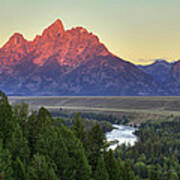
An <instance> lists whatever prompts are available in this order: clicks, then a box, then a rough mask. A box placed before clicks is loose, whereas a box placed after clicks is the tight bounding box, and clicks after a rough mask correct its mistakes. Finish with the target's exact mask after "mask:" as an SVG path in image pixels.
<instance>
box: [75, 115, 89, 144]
mask: <svg viewBox="0 0 180 180" xmlns="http://www.w3.org/2000/svg"><path fill="white" fill-rule="evenodd" d="M72 130H73V132H74V134H75V135H76V137H77V138H79V139H80V141H81V142H82V144H83V145H85V138H86V132H85V126H84V123H83V119H82V118H81V115H80V113H77V114H76V115H75V117H74V125H73V127H72Z"/></svg>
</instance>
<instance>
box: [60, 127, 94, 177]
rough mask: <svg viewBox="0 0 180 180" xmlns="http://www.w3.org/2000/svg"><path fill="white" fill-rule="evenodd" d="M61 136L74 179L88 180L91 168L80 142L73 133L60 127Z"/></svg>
mask: <svg viewBox="0 0 180 180" xmlns="http://www.w3.org/2000/svg"><path fill="white" fill-rule="evenodd" d="M60 133H61V136H62V138H63V140H64V143H65V145H66V147H67V151H68V155H69V157H70V161H71V162H70V163H71V165H72V166H71V167H72V170H71V171H73V174H74V177H75V179H78V180H89V179H90V174H91V168H90V166H89V164H88V161H87V158H86V156H85V152H84V148H83V146H82V143H81V142H80V140H79V139H78V138H77V137H75V135H74V134H73V132H72V131H71V130H70V129H68V128H66V127H64V126H62V127H61V128H60Z"/></svg>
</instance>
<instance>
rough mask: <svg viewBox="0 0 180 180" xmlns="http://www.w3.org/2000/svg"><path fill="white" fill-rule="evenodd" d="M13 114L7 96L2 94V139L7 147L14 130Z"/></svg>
mask: <svg viewBox="0 0 180 180" xmlns="http://www.w3.org/2000/svg"><path fill="white" fill-rule="evenodd" d="M14 126H15V124H14V122H13V112H12V108H11V106H10V104H9V103H8V99H7V97H6V95H5V94H4V93H2V92H0V138H1V139H2V143H3V147H5V145H6V142H7V141H8V138H10V137H11V135H12V132H13V130H14Z"/></svg>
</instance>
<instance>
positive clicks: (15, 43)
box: [0, 19, 178, 96]
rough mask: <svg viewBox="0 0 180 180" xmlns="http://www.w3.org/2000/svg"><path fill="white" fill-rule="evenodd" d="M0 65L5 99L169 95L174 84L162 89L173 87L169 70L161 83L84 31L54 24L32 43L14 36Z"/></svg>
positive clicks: (0, 86)
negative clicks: (12, 97)
mask: <svg viewBox="0 0 180 180" xmlns="http://www.w3.org/2000/svg"><path fill="white" fill-rule="evenodd" d="M0 65H1V66H0V82H1V83H0V89H2V90H4V91H5V92H6V93H7V94H9V95H93V96H96V95H98V96H99V95H105V96H114V95H131V96H135V95H140V96H142V95H147V96H150V95H154V96H156V95H169V94H172V91H171V90H170V89H171V88H168V87H170V86H173V84H172V83H169V82H168V83H167V85H168V86H164V84H166V83H164V82H166V80H169V81H173V80H172V77H174V75H173V72H171V71H173V69H172V70H171V67H170V69H169V72H171V73H169V75H167V78H165V79H163V83H162V82H161V81H159V80H158V79H156V77H154V76H152V74H151V73H148V72H146V71H145V70H143V69H142V67H141V68H140V67H136V66H135V65H133V64H132V63H130V62H127V61H124V60H122V59H121V58H118V57H116V56H115V55H113V54H112V53H111V52H109V50H108V49H107V48H106V46H105V45H104V44H102V43H101V42H100V41H99V39H98V37H97V36H96V35H94V34H93V33H89V32H88V30H86V29H84V28H83V27H76V28H72V29H71V30H65V29H64V27H63V24H62V22H61V20H59V19H58V20H56V21H55V22H54V23H53V24H52V25H50V26H49V27H48V28H46V29H45V30H44V31H43V33H42V35H37V36H36V37H35V39H34V40H33V41H27V40H26V39H25V38H24V37H23V35H21V34H19V33H15V34H14V35H13V36H12V37H10V39H9V41H8V42H7V43H6V44H5V45H4V46H3V47H2V48H1V49H0ZM156 68H157V66H156ZM174 68H175V67H174ZM176 69H177V68H176ZM152 71H153V70H152ZM170 74H172V77H171V76H170ZM160 76H161V74H160V75H158V77H160ZM162 76H163V74H162ZM176 77H177V76H176ZM176 86H177V85H176ZM177 87H178V86H177ZM177 92H178V91H177Z"/></svg>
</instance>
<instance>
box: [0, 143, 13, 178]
mask: <svg viewBox="0 0 180 180" xmlns="http://www.w3.org/2000/svg"><path fill="white" fill-rule="evenodd" d="M1 144H2V143H1ZM12 162H13V161H12V158H11V153H10V152H9V151H8V150H7V149H4V150H3V149H2V145H0V179H6V180H13V179H14V176H13V168H12Z"/></svg>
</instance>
